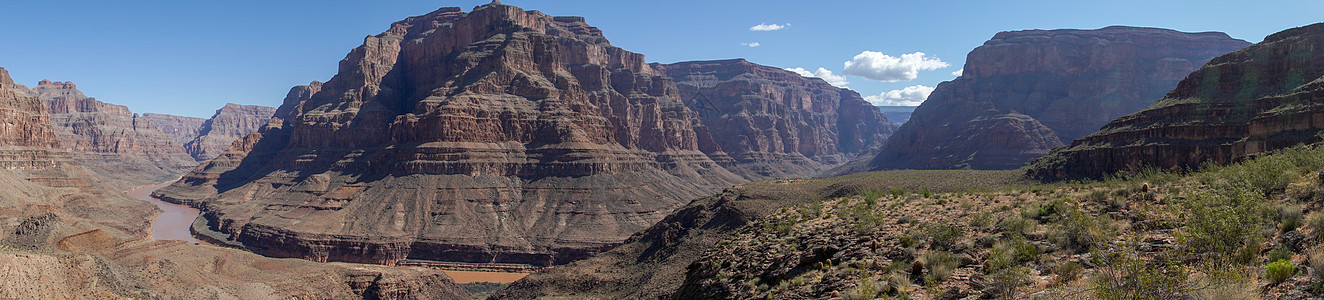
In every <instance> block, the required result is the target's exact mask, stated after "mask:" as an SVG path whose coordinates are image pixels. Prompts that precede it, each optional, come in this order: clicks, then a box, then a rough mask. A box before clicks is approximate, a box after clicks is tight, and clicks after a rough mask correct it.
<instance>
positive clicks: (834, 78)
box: [786, 68, 850, 87]
mask: <svg viewBox="0 0 1324 300" xmlns="http://www.w3.org/2000/svg"><path fill="white" fill-rule="evenodd" d="M786 70H787V71H791V72H795V74H800V76H804V77H815V78H822V79H823V81H827V83H828V84H831V85H832V86H835V87H846V85H847V84H850V82H849V81H846V76H841V75H837V74H832V70H828V69H824V68H818V70H814V71H813V72H809V70H805V69H804V68H786Z"/></svg>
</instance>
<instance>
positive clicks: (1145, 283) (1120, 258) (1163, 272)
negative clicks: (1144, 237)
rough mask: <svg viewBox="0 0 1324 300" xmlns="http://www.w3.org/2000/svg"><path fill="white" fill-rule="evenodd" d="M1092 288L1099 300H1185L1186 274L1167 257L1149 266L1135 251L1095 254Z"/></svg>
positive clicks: (1152, 262) (1097, 251)
mask: <svg viewBox="0 0 1324 300" xmlns="http://www.w3.org/2000/svg"><path fill="white" fill-rule="evenodd" d="M1092 254H1093V255H1091V256H1092V257H1093V258H1092V259H1093V261H1094V264H1095V265H1097V266H1098V267H1097V268H1095V270H1096V273H1095V275H1094V279H1093V280H1092V281H1093V282H1092V284H1093V285H1094V296H1095V297H1096V298H1099V299H1184V298H1186V294H1187V293H1188V292H1190V288H1189V287H1188V286H1187V284H1186V280H1187V274H1186V270H1184V269H1182V268H1181V266H1179V265H1178V264H1177V263H1174V262H1172V261H1171V260H1170V259H1168V258H1166V257H1165V256H1159V257H1157V258H1155V259H1154V260H1152V261H1148V262H1146V261H1145V260H1142V259H1140V258H1138V257H1136V255H1135V254H1134V252H1133V251H1132V250H1121V251H1118V250H1109V251H1102V250H1095V251H1093V253H1092Z"/></svg>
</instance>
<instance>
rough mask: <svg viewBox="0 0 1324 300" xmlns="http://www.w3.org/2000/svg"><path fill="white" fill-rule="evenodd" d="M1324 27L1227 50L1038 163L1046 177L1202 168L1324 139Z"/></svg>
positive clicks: (1035, 170) (1035, 169) (1037, 171)
mask: <svg viewBox="0 0 1324 300" xmlns="http://www.w3.org/2000/svg"><path fill="white" fill-rule="evenodd" d="M1320 49H1324V24H1314V25H1309V26H1304V27H1300V28H1293V29H1288V30H1284V31H1282V32H1279V33H1275V34H1273V35H1270V36H1268V37H1266V38H1265V39H1264V41H1263V42H1260V43H1258V44H1255V45H1252V46H1250V47H1246V48H1245V49H1242V50H1239V51H1236V52H1232V53H1228V54H1227V55H1223V56H1220V57H1218V58H1215V59H1214V60H1212V61H1210V62H1209V63H1208V64H1205V65H1204V66H1203V67H1202V68H1200V69H1199V70H1196V71H1195V72H1193V73H1191V74H1190V76H1187V77H1186V78H1185V79H1183V80H1182V81H1181V83H1179V84H1178V85H1177V87H1176V89H1174V90H1172V91H1171V92H1169V93H1168V94H1167V96H1165V97H1163V99H1161V100H1159V101H1158V102H1157V103H1154V104H1153V105H1151V106H1149V107H1147V108H1145V109H1144V110H1142V111H1139V112H1136V113H1133V114H1130V115H1127V116H1124V117H1121V118H1118V119H1117V120H1114V121H1112V122H1110V123H1108V124H1107V125H1106V126H1104V127H1103V129H1101V130H1099V132H1096V133H1094V134H1091V135H1089V136H1087V137H1084V138H1081V139H1079V140H1076V141H1075V142H1072V143H1071V145H1070V146H1069V147H1065V148H1063V149H1058V150H1055V151H1053V153H1051V154H1049V155H1047V156H1045V157H1044V158H1042V159H1040V160H1038V161H1036V162H1035V164H1034V166H1032V168H1031V169H1030V170H1029V174H1030V175H1031V176H1034V177H1037V178H1042V179H1069V178H1081V177H1100V176H1104V175H1110V174H1113V173H1115V172H1118V171H1126V172H1134V171H1139V170H1141V169H1144V168H1158V169H1172V168H1178V169H1188V170H1191V169H1195V168H1197V167H1199V166H1200V165H1201V164H1203V163H1206V162H1208V163H1215V164H1226V163H1229V162H1232V161H1236V160H1239V159H1242V158H1245V157H1248V156H1251V155H1254V154H1256V153H1261V152H1265V151H1271V150H1275V149H1281V148H1285V147H1289V146H1292V145H1296V144H1299V143H1317V142H1320V141H1321V138H1320V134H1321V129H1324V105H1321V104H1320V103H1324V101H1321V99H1324V51H1321V50H1320Z"/></svg>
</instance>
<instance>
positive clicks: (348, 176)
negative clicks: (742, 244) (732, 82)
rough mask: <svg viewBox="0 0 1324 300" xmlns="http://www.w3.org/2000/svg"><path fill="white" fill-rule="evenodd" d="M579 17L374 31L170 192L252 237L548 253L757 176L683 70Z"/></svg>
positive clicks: (315, 244)
mask: <svg viewBox="0 0 1324 300" xmlns="http://www.w3.org/2000/svg"><path fill="white" fill-rule="evenodd" d="M643 61H644V59H643V55H640V54H637V53H632V52H628V51H625V50H622V49H620V48H617V47H614V46H612V45H611V44H610V43H608V42H607V40H606V39H605V38H604V37H603V36H602V34H601V32H600V31H599V30H598V29H597V28H594V27H592V26H589V25H587V24H585V23H584V20H583V18H579V17H552V16H548V15H545V14H542V13H540V12H537V11H524V10H522V9H519V8H517V7H514V6H507V5H501V4H499V3H493V4H489V5H484V6H480V7H477V8H475V9H474V10H473V11H472V12H468V13H466V12H462V11H461V10H460V9H459V8H443V9H441V10H438V11H435V12H432V13H429V14H427V15H423V16H417V17H411V18H408V19H405V20H404V21H400V22H396V23H395V24H392V25H391V28H390V30H388V31H386V32H384V33H382V34H379V35H376V36H369V37H367V38H365V39H364V44H363V46H361V47H358V48H356V49H354V50H353V51H351V52H350V53H349V55H347V57H346V58H345V59H344V60H342V61H341V63H340V72H339V74H337V75H336V76H335V77H333V78H332V79H331V80H329V81H327V82H326V83H316V82H315V83H313V84H311V85H308V86H301V87H296V88H294V89H292V90H291V92H290V93H289V95H288V97H287V98H286V99H285V103H284V104H283V105H281V107H280V108H279V109H278V110H277V112H276V114H275V117H274V118H273V119H272V120H271V121H270V122H269V123H267V125H266V126H265V127H263V128H262V129H260V130H259V131H258V132H257V133H254V134H250V135H248V136H246V137H245V138H244V139H243V140H241V141H239V142H236V143H234V144H232V146H231V147H230V148H229V149H228V150H226V152H224V153H222V154H221V155H220V156H219V157H217V158H216V159H214V160H212V161H210V162H208V163H206V164H204V165H203V166H201V167H200V168H199V169H198V170H196V171H194V172H193V173H191V174H189V175H187V176H185V177H184V180H182V181H180V182H179V183H176V184H175V185H173V186H171V187H168V188H166V189H163V190H161V191H159V192H158V193H157V195H159V196H163V197H165V198H167V199H171V200H172V201H176V202H180V203H188V204H191V205H195V206H198V207H201V208H202V209H203V210H204V211H205V213H204V217H205V218H206V219H207V221H208V224H209V225H210V227H211V228H213V229H214V230H216V231H218V232H219V233H221V234H227V235H229V239H230V240H232V241H234V242H237V243H241V244H242V245H244V246H246V247H247V248H248V249H251V250H253V251H256V252H259V253H262V254H267V255H273V256H282V257H301V258H307V259H311V260H316V261H350V262H370V263H383V264H392V263H394V262H396V261H398V260H400V259H405V258H411V259H431V260H446V261H467V262H513V263H529V264H537V265H548V264H554V263H563V262H567V261H570V260H573V259H577V258H582V257H584V256H587V255H588V254H590V253H594V252H596V251H599V250H602V249H606V248H608V247H610V246H612V245H615V244H618V243H620V241H621V240H623V239H624V238H625V237H626V236H628V235H629V234H631V233H634V232H635V231H638V230H640V229H643V228H646V227H647V226H649V225H651V224H652V223H653V222H656V221H657V220H659V219H661V218H662V217H663V216H665V215H666V214H668V213H670V212H671V211H672V210H673V209H675V208H677V207H679V206H680V205H683V204H684V203H686V202H688V201H689V200H691V199H693V198H696V197H699V196H703V195H708V194H711V193H713V192H716V191H718V190H720V189H721V188H723V187H727V186H730V185H732V184H735V183H739V182H742V181H744V178H742V177H740V176H738V175H736V174H733V173H731V172H729V171H727V170H726V169H724V168H722V167H721V166H720V165H718V163H716V162H714V161H713V160H712V159H709V158H708V156H707V155H706V154H705V152H713V151H716V150H717V149H718V146H717V145H716V143H715V142H714V141H713V139H712V137H711V136H710V135H709V134H708V133H707V131H706V130H704V129H703V125H702V123H701V122H700V121H699V118H698V116H697V115H696V114H695V113H694V112H693V111H691V110H689V109H688V108H686V106H685V105H684V103H683V102H682V101H681V98H682V97H681V95H680V92H679V90H678V89H677V88H676V86H675V84H674V83H673V82H672V80H671V79H670V78H668V77H666V76H664V75H663V74H660V73H658V72H656V71H654V70H652V68H651V67H649V66H648V65H647V64H645V63H644V62H643Z"/></svg>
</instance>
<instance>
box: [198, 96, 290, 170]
mask: <svg viewBox="0 0 1324 300" xmlns="http://www.w3.org/2000/svg"><path fill="white" fill-rule="evenodd" d="M275 113H276V108H274V107H267V106H260V105H239V104H234V103H226V104H225V107H221V109H218V110H216V114H215V115H212V117H211V119H208V120H207V121H205V122H203V123H202V124H201V125H199V126H198V129H197V134H196V135H195V137H194V138H192V139H190V140H189V141H188V143H186V144H184V150H185V151H188V154H189V155H192V156H193V158H195V159H197V160H198V161H204V160H209V159H212V158H216V156H219V155H221V152H225V149H226V148H230V143H232V142H234V141H235V140H238V139H240V138H243V137H244V136H245V135H248V134H249V133H252V132H254V131H257V129H258V128H260V127H262V126H263V125H266V124H267V121H268V120H270V119H271V115H272V114H275Z"/></svg>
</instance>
